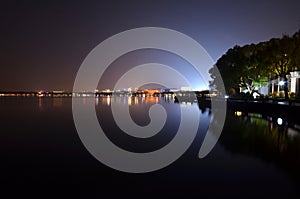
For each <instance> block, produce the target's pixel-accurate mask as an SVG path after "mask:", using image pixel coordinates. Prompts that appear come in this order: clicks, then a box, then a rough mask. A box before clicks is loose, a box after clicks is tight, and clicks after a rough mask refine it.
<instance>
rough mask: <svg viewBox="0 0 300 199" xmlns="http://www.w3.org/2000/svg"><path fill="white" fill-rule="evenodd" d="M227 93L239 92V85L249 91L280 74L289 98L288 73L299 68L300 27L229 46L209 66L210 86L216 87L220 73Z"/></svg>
mask: <svg viewBox="0 0 300 199" xmlns="http://www.w3.org/2000/svg"><path fill="white" fill-rule="evenodd" d="M216 67H217V68H218V70H219V72H220V74H221V76H222V79H223V81H224V85H225V89H226V93H227V94H234V93H239V88H240V87H242V88H244V89H247V90H248V94H249V95H252V94H253V91H254V88H255V87H259V86H265V85H267V83H268V81H269V80H272V79H275V78H280V79H281V80H282V81H284V82H285V84H284V85H283V88H284V94H285V97H286V98H288V92H289V91H288V86H287V83H286V82H287V75H288V74H289V73H290V72H292V71H295V70H298V69H300V30H299V31H298V32H296V33H295V34H294V35H292V36H289V35H283V37H282V38H273V39H270V40H269V41H265V42H261V43H258V44H250V45H245V46H234V47H233V48H231V49H229V50H228V51H227V52H226V53H225V54H224V55H223V56H222V57H221V58H220V59H219V60H218V61H217V63H216V64H215V65H214V66H213V67H212V68H211V69H210V71H209V73H210V75H211V78H212V79H213V80H212V81H211V82H210V87H211V88H212V89H217V90H218V85H219V83H218V80H219V78H220V77H219V73H217V72H216Z"/></svg>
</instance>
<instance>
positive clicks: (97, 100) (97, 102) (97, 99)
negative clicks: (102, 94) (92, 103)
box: [96, 97, 99, 106]
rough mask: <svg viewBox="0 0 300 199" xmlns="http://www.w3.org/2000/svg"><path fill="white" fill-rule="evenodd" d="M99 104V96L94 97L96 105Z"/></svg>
mask: <svg viewBox="0 0 300 199" xmlns="http://www.w3.org/2000/svg"><path fill="white" fill-rule="evenodd" d="M98 105H99V97H96V106H98Z"/></svg>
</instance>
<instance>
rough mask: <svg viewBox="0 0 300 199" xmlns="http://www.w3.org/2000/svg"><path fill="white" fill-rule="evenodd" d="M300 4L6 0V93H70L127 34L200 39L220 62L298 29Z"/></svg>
mask: <svg viewBox="0 0 300 199" xmlns="http://www.w3.org/2000/svg"><path fill="white" fill-rule="evenodd" d="M299 8H300V1H299V0H285V1H283V0H281V1H278V0H269V1H266V0H251V1H237V0H236V1H233V0H231V1H225V0H224V1H223V0H219V1H216V0H207V1H202V0H198V1H186V0H185V1H177V0H176V1H143V0H140V1H91V2H88V1H81V2H79V1H54V0H51V1H30V0H29V1H13V0H12V1H8V0H7V1H6V2H5V1H4V2H1V6H0V15H1V19H0V20H1V31H0V36H1V45H0V52H1V54H0V90H33V91H35V90H40V89H43V90H56V89H62V90H66V91H71V90H72V86H73V82H74V78H75V75H76V72H77V70H78V68H79V67H80V65H81V62H82V61H83V59H84V58H85V56H87V54H88V53H89V52H90V51H91V50H92V49H93V48H94V47H95V46H96V45H98V44H99V43H100V42H102V41H103V40H105V39H106V38H108V37H110V36H112V35H114V34H116V33H119V32H121V31H124V30H127V29H131V28H137V27H145V26H157V27H165V28H171V29H174V30H177V31H180V32H183V33H185V34H187V35H189V36H191V37H192V38H194V39H195V40H197V41H198V42H199V43H200V44H201V45H202V46H203V47H204V48H205V49H206V50H207V51H208V53H209V54H210V55H211V57H212V58H213V59H214V60H215V61H216V60H217V59H218V58H219V57H220V56H221V55H222V54H223V53H225V52H226V51H227V49H228V48H231V47H233V46H234V45H236V44H238V45H244V44H247V43H257V42H260V41H265V40H269V39H270V38H272V37H281V36H282V34H290V35H291V34H293V33H294V32H296V31H297V30H298V29H300V12H299Z"/></svg>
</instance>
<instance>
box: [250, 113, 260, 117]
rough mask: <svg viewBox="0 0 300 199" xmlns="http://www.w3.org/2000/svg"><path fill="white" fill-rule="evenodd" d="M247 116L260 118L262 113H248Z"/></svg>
mask: <svg viewBox="0 0 300 199" xmlns="http://www.w3.org/2000/svg"><path fill="white" fill-rule="evenodd" d="M248 116H250V117H257V118H262V115H261V114H259V113H248Z"/></svg>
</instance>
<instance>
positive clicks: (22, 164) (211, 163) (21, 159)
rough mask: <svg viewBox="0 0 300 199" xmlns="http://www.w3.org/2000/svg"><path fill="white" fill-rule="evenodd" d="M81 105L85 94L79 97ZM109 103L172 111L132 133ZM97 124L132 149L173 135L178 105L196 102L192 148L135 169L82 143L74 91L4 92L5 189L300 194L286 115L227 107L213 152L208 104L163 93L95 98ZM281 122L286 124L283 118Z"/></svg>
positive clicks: (149, 147) (17, 192)
mask: <svg viewBox="0 0 300 199" xmlns="http://www.w3.org/2000/svg"><path fill="white" fill-rule="evenodd" d="M79 100H81V101H82V103H83V104H84V103H85V101H86V99H85V98H80V99H79ZM112 103H125V104H127V105H128V106H130V114H131V116H132V119H133V120H134V121H135V122H136V123H137V124H139V125H147V124H148V123H149V122H150V118H149V116H148V110H149V107H150V106H151V105H153V104H156V103H159V104H162V105H163V106H164V107H165V109H166V111H167V113H168V118H167V121H166V124H165V126H164V127H163V129H162V131H161V132H160V133H158V134H157V135H155V136H153V137H151V138H146V139H139V138H133V137H131V136H129V135H127V134H125V133H122V131H121V130H120V129H119V128H118V127H117V125H116V124H115V122H114V120H113V117H112V113H111V109H110V107H111V104H112ZM95 107H96V111H97V116H98V119H99V123H100V124H101V126H102V128H103V129H104V130H105V133H106V135H107V136H108V137H109V139H110V140H111V141H112V142H114V143H115V144H116V145H118V146H119V147H121V148H124V149H126V150H129V151H135V152H148V151H154V150H157V149H159V148H161V147H163V146H164V145H166V144H167V143H168V142H170V141H171V140H172V138H173V137H174V136H175V134H176V132H177V129H178V126H179V121H180V108H182V107H187V108H190V109H197V110H198V111H199V115H200V121H199V129H198V134H197V137H196V139H195V140H194V142H193V143H192V145H191V147H190V148H189V149H188V151H187V152H186V153H185V154H184V155H183V156H182V157H180V158H179V159H178V160H177V161H175V162H174V163H173V164H171V165H170V166H168V167H166V168H163V169H161V170H158V171H155V172H151V173H144V174H130V173H124V172H119V171H116V170H113V169H111V168H109V167H107V166H105V165H103V164H102V163H100V162H98V161H97V160H96V159H95V158H94V157H93V156H92V155H90V153H89V152H88V151H87V150H86V149H85V147H84V146H83V144H82V142H81V140H80V138H79V136H78V134H77V131H76V129H75V125H74V122H73V116H72V99H71V98H47V97H45V98H31V97H26V98H21V97H19V98H10V97H2V98H0V121H1V123H0V125H1V126H0V129H1V133H0V136H1V138H0V149H1V150H0V154H1V181H2V183H1V184H2V186H1V192H2V193H7V194H10V195H11V197H13V196H23V197H25V196H36V197H41V198H42V197H46V196H49V197H58V198H59V197H63V196H64V197H70V196H76V197H84V198H89V197H92V196H97V197H101V196H103V195H106V196H116V195H121V196H124V197H125V196H131V197H139V198H143V197H144V196H147V197H149V196H153V197H158V196H168V197H170V196H184V197H191V196H192V194H193V196H195V194H196V195H197V196H199V197H204V196H205V197H215V196H220V197H239V198H241V197H243V198H245V197H249V198H254V197H262V196H263V197H273V198H277V197H278V198H279V197H289V198H293V197H294V198H299V195H300V191H299V189H300V133H299V128H300V126H299V125H298V124H295V123H293V124H290V123H289V122H288V121H286V120H285V118H280V117H279V118H280V119H282V121H281V120H280V119H278V118H271V117H268V116H264V117H263V116H261V115H260V114H253V113H250V114H245V113H242V112H231V111H228V113H227V119H226V123H225V127H224V129H223V132H222V135H221V137H220V140H219V141H218V143H217V145H216V146H215V147H214V149H213V150H212V151H211V152H210V154H209V155H208V156H206V157H205V158H203V159H199V158H198V152H199V149H200V146H201V144H202V141H203V138H204V136H205V134H206V130H207V128H208V125H209V122H210V119H211V114H210V111H209V109H202V110H200V109H199V106H198V104H197V103H182V104H177V103H174V100H173V99H172V98H160V97H146V98H142V97H134V98H132V97H110V98H107V97H101V98H97V99H95ZM281 123H282V124H281Z"/></svg>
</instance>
